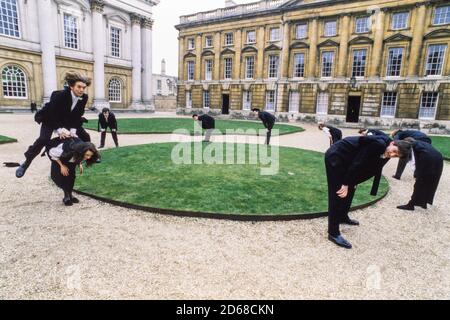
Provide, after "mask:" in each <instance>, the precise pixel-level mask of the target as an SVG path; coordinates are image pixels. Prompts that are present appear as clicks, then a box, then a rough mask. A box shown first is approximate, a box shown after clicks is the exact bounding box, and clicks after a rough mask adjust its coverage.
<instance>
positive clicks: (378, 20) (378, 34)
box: [369, 10, 385, 79]
mask: <svg viewBox="0 0 450 320" xmlns="http://www.w3.org/2000/svg"><path fill="white" fill-rule="evenodd" d="M384 20H385V13H384V12H383V11H381V10H380V11H377V12H376V14H375V24H374V26H373V28H374V31H373V32H374V34H375V36H374V38H375V39H374V42H373V50H372V63H371V69H370V73H369V77H370V78H372V79H377V78H379V77H380V76H381V59H382V58H383V37H384Z"/></svg>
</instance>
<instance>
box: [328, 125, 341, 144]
mask: <svg viewBox="0 0 450 320" xmlns="http://www.w3.org/2000/svg"><path fill="white" fill-rule="evenodd" d="M327 128H328V129H330V134H331V139H332V140H333V144H334V143H336V142H338V141H341V140H342V131H341V130H339V129H338V128H335V127H332V126H327Z"/></svg>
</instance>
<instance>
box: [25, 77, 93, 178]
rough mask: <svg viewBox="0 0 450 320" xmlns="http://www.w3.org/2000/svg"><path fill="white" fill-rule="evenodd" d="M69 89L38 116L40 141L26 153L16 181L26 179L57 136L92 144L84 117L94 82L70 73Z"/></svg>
mask: <svg viewBox="0 0 450 320" xmlns="http://www.w3.org/2000/svg"><path fill="white" fill-rule="evenodd" d="M65 80H66V82H67V83H68V85H69V87H68V88H66V89H65V90H62V91H55V92H53V93H52V96H51V98H50V102H48V103H47V104H46V105H45V107H44V108H43V109H41V110H40V111H39V112H38V113H36V116H35V119H36V122H38V123H40V124H41V131H40V134H39V138H38V139H37V140H36V141H35V142H34V144H33V145H32V146H30V147H29V148H28V150H27V152H25V162H23V163H22V164H21V165H20V167H19V168H18V169H17V171H16V177H17V178H22V177H23V176H24V175H25V172H26V170H27V169H28V167H29V166H30V164H31V162H32V161H33V160H34V158H36V156H37V155H39V153H40V152H41V150H42V148H44V147H45V146H46V145H47V144H48V143H49V141H50V139H51V138H52V134H53V132H56V133H57V134H58V136H59V138H60V139H67V138H71V137H72V138H76V137H78V138H80V139H81V140H83V141H85V142H90V141H91V138H90V136H89V134H88V133H87V132H86V131H85V130H84V129H83V128H82V124H83V120H84V119H83V115H84V110H85V107H86V103H87V101H88V96H87V94H85V93H84V92H85V90H86V88H87V87H88V86H90V85H91V80H90V79H89V78H87V77H84V76H82V75H80V74H78V73H68V74H67V75H66V78H65Z"/></svg>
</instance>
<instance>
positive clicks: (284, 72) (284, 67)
mask: <svg viewBox="0 0 450 320" xmlns="http://www.w3.org/2000/svg"><path fill="white" fill-rule="evenodd" d="M290 34H291V25H290V23H289V22H288V21H286V22H284V24H283V42H282V44H281V46H282V52H281V79H284V80H286V79H287V78H289V51H290V49H289V45H290V43H289V38H290V37H289V36H290Z"/></svg>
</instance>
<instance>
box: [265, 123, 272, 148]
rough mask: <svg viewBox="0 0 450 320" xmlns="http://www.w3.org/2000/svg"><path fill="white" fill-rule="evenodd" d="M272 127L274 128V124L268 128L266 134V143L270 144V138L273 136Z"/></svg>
mask: <svg viewBox="0 0 450 320" xmlns="http://www.w3.org/2000/svg"><path fill="white" fill-rule="evenodd" d="M272 129H273V126H271V127H268V128H267V134H266V144H267V145H270V138H272Z"/></svg>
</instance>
